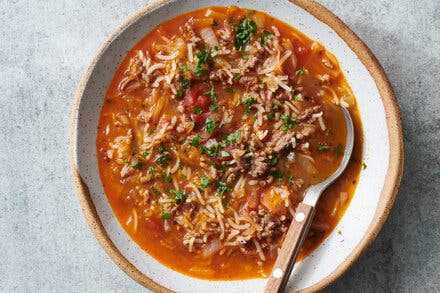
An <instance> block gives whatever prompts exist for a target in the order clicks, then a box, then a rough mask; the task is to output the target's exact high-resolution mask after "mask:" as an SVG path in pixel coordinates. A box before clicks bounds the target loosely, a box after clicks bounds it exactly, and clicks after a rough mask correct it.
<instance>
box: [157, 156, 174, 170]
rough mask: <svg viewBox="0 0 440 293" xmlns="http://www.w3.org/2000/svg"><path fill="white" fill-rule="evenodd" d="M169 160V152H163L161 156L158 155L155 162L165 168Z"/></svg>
mask: <svg viewBox="0 0 440 293" xmlns="http://www.w3.org/2000/svg"><path fill="white" fill-rule="evenodd" d="M170 161H171V157H170V155H169V154H163V155H162V156H160V157H159V158H158V159H157V160H156V162H157V163H158V164H159V165H160V166H161V167H162V168H166V167H168V166H169V165H170V164H169V162H170Z"/></svg>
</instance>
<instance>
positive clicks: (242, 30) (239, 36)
mask: <svg viewBox="0 0 440 293" xmlns="http://www.w3.org/2000/svg"><path fill="white" fill-rule="evenodd" d="M256 32H257V25H256V24H255V22H254V21H253V20H252V19H250V18H242V19H241V20H240V22H239V23H238V25H237V26H236V27H235V40H234V46H235V48H236V49H237V50H239V51H240V50H241V49H242V48H243V46H244V45H245V44H246V43H247V42H248V41H250V40H251V39H252V37H253V35H254V34H255V33H256Z"/></svg>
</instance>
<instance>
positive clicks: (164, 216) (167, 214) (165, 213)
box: [162, 212, 171, 219]
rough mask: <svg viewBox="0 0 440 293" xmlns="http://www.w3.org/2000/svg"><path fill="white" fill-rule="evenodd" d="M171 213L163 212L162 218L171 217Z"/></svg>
mask: <svg viewBox="0 0 440 293" xmlns="http://www.w3.org/2000/svg"><path fill="white" fill-rule="evenodd" d="M170 218H171V213H169V212H162V219H170Z"/></svg>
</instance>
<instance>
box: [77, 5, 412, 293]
mask: <svg viewBox="0 0 440 293" xmlns="http://www.w3.org/2000/svg"><path fill="white" fill-rule="evenodd" d="M285 1H290V2H292V3H293V4H295V5H297V6H298V7H300V8H302V9H304V10H305V11H307V12H308V13H309V14H311V15H312V16H313V17H315V18H317V19H318V20H319V21H320V22H322V23H324V24H326V25H328V26H329V27H330V28H331V29H332V30H333V31H335V32H336V33H337V34H338V36H339V37H340V38H341V39H342V40H343V41H344V42H345V43H346V44H347V46H348V47H349V48H350V49H351V50H352V51H353V52H354V53H355V54H356V56H357V57H358V58H359V60H360V61H361V63H362V64H363V65H364V66H365V67H366V69H367V70H368V72H369V74H370V75H371V77H372V78H373V80H374V82H375V84H376V86H377V88H378V91H379V94H380V98H381V100H382V103H383V106H384V111H385V119H386V123H387V130H388V138H389V143H390V155H389V164H388V170H387V173H386V176H385V181H384V184H383V187H382V191H381V194H380V199H379V202H378V203H377V207H376V211H375V213H374V216H373V219H372V220H371V222H370V224H369V226H368V228H367V230H366V232H365V234H364V235H363V236H362V239H361V240H360V242H359V243H358V244H357V245H356V246H355V248H354V249H353V250H352V251H351V252H350V254H349V255H348V256H347V257H346V258H345V260H343V262H342V263H341V264H339V265H338V266H337V267H336V269H334V270H333V271H332V272H331V273H330V274H329V275H328V276H326V277H325V278H323V279H322V280H320V281H319V282H317V283H315V284H314V285H312V286H309V287H307V288H304V289H301V290H300V292H315V291H319V290H322V289H324V288H326V287H327V286H329V285H330V284H332V283H333V282H335V281H336V280H337V279H338V278H340V277H341V276H342V274H344V273H345V272H346V271H347V270H348V269H349V268H350V267H351V266H352V265H353V264H354V263H355V262H356V261H357V260H358V259H359V257H360V256H361V255H362V253H363V252H365V251H366V249H367V248H368V247H369V246H370V245H371V244H372V242H373V241H374V239H375V238H376V236H377V234H378V233H379V231H380V230H381V228H382V226H383V224H384V223H385V221H386V219H387V217H388V215H389V213H390V211H391V208H392V206H393V204H394V201H395V199H396V196H397V192H398V189H399V186H400V182H401V179H402V175H403V162H404V143H403V131H402V122H401V116H400V111H399V106H398V104H397V101H396V98H395V96H394V92H393V89H392V87H391V84H390V82H389V80H388V78H387V76H386V74H385V72H384V70H383V68H382V66H381V65H380V63H379V61H378V60H377V58H376V57H375V56H374V54H373V53H372V52H371V50H370V49H369V48H368V46H367V45H366V44H365V43H364V42H363V41H362V40H361V39H360V38H359V37H358V36H357V35H356V34H355V33H354V32H353V31H352V30H351V29H350V28H349V27H348V26H347V25H346V24H345V23H344V22H343V21H342V20H341V19H339V18H338V17H337V16H336V15H335V14H333V13H332V12H331V11H330V10H328V9H327V8H325V7H324V6H323V5H322V4H319V3H317V2H315V1H314V0H285ZM168 2H170V0H156V1H154V2H152V3H150V4H149V5H147V6H145V7H142V8H140V9H139V10H137V11H136V12H135V13H134V14H133V15H131V16H130V17H129V18H128V19H127V20H125V21H124V22H123V23H122V24H120V25H119V26H118V27H117V28H116V29H115V30H114V31H113V32H112V33H111V34H110V36H109V37H108V38H107V39H106V40H105V41H104V43H103V44H102V45H101V46H100V48H99V49H98V51H97V52H96V53H95V55H94V57H93V59H92V61H91V62H90V64H89V66H88V67H87V70H86V72H85V73H84V75H83V77H82V79H81V81H80V83H79V85H78V87H77V90H76V92H75V96H74V101H73V106H72V114H71V122H70V131H69V160H70V167H71V170H72V176H73V182H74V186H75V191H76V193H77V197H78V200H79V203H80V206H81V209H82V211H83V214H84V216H85V218H86V220H87V223H88V225H89V227H90V229H91V230H92V233H93V234H94V236H95V238H96V239H97V240H98V242H99V244H100V245H101V247H102V248H103V249H104V251H105V252H106V253H107V255H108V256H109V257H110V259H112V261H113V262H114V263H116V265H118V267H119V268H120V269H121V270H123V271H124V272H125V273H126V274H127V275H128V276H130V277H131V278H132V279H133V280H135V281H136V282H138V283H139V284H141V285H143V286H144V287H146V288H148V289H150V290H152V291H154V292H167V293H168V292H174V291H172V290H170V289H168V288H166V287H164V286H162V285H160V284H159V283H157V282H155V281H154V280H153V279H151V278H150V277H148V276H146V275H144V274H143V273H142V272H140V271H139V270H138V269H137V268H136V267H135V266H134V265H133V264H132V263H131V262H130V261H128V260H127V258H125V257H124V256H123V255H122V253H121V252H120V251H119V250H118V248H117V247H116V246H115V245H114V243H113V242H112V240H111V239H110V237H109V236H108V234H107V232H106V231H105V228H104V226H103V224H102V222H101V220H100V218H99V215H98V213H97V211H96V207H95V205H94V203H93V201H92V199H91V195H90V192H89V189H88V187H87V185H86V184H85V183H84V181H83V180H82V178H81V176H80V173H79V171H78V170H77V168H76V163H75V157H76V154H75V144H76V139H75V128H76V122H77V119H78V106H79V103H80V101H81V98H82V95H83V92H84V89H85V86H86V84H87V81H88V80H89V77H90V75H91V72H92V70H93V68H94V67H95V65H96V63H97V62H98V60H99V59H100V58H101V56H102V55H103V53H104V51H105V49H106V48H107V46H108V45H109V44H110V43H111V42H112V41H113V40H114V39H115V37H117V36H118V35H119V33H120V32H121V31H123V30H124V29H125V28H126V27H128V26H129V25H131V24H132V23H133V22H134V21H136V20H137V19H139V18H140V17H142V16H143V15H144V14H145V13H148V12H149V11H150V10H152V9H154V8H156V7H158V6H160V5H163V4H166V3H168Z"/></svg>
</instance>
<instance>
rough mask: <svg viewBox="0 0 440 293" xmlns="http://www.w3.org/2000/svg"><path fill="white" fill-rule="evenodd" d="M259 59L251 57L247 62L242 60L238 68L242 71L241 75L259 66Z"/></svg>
mask: <svg viewBox="0 0 440 293" xmlns="http://www.w3.org/2000/svg"><path fill="white" fill-rule="evenodd" d="M257 61H258V58H257V57H256V56H255V55H251V56H249V58H248V59H247V60H245V59H240V63H239V64H238V68H239V69H240V73H241V74H242V75H243V74H245V73H246V72H249V71H250V70H251V69H253V68H254V67H255V64H257Z"/></svg>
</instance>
